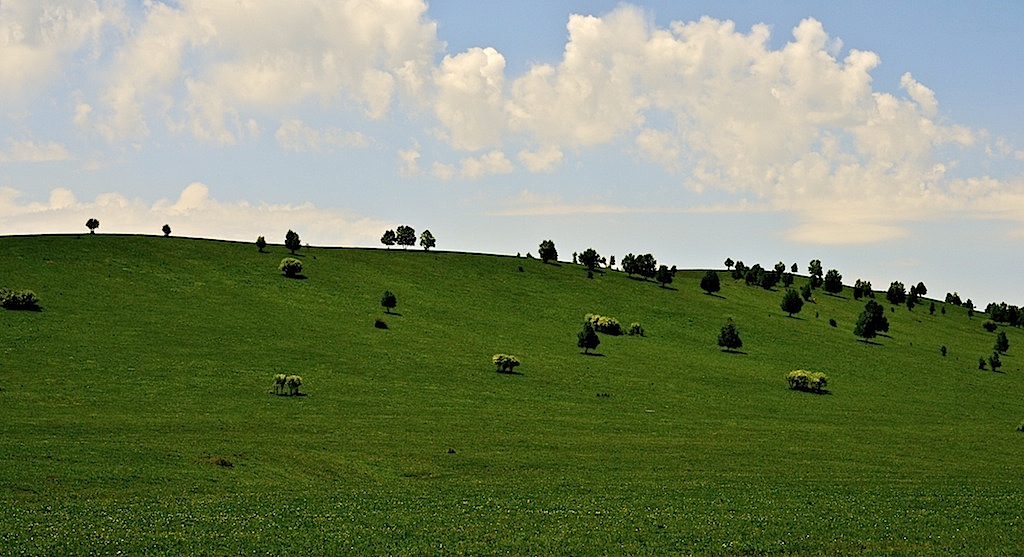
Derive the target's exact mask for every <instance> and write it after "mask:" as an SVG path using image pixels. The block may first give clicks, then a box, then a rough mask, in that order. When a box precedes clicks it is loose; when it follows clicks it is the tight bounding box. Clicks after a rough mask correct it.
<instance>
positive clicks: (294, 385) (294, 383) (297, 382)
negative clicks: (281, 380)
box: [287, 375, 302, 396]
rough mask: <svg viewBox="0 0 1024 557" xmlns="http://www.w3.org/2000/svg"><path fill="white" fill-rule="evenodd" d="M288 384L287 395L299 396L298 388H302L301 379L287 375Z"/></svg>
mask: <svg viewBox="0 0 1024 557" xmlns="http://www.w3.org/2000/svg"><path fill="white" fill-rule="evenodd" d="M287 383H288V395H289V396H296V395H298V394H299V387H301V386H302V377H300V376H298V375H289V376H288V379H287Z"/></svg>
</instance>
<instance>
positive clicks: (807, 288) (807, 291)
mask: <svg viewBox="0 0 1024 557" xmlns="http://www.w3.org/2000/svg"><path fill="white" fill-rule="evenodd" d="M800 297H801V298H803V299H804V301H805V302H810V301H811V298H813V297H814V291H813V290H811V284H810V283H809V282H805V283H804V285H803V287H802V288H800Z"/></svg>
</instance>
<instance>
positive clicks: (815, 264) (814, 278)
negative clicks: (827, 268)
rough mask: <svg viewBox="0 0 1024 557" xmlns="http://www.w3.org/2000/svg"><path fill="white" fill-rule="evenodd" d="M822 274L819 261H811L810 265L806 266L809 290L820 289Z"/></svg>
mask: <svg viewBox="0 0 1024 557" xmlns="http://www.w3.org/2000/svg"><path fill="white" fill-rule="evenodd" d="M822 273H824V270H822V268H821V260H820V259H812V260H811V263H810V264H809V265H808V266H807V274H808V275H810V276H811V288H820V287H821V283H822V278H821V277H822Z"/></svg>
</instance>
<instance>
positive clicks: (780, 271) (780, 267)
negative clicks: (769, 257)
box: [775, 261, 786, 277]
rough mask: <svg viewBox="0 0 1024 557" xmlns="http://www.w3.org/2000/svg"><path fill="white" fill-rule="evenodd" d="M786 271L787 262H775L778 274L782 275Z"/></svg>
mask: <svg viewBox="0 0 1024 557" xmlns="http://www.w3.org/2000/svg"><path fill="white" fill-rule="evenodd" d="M785 272H786V264H785V263H783V262H781V261H779V262H778V263H776V264H775V273H776V274H777V275H779V276H780V277H781V276H782V274H783V273H785Z"/></svg>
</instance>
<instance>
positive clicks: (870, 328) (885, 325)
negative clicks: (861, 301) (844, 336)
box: [853, 300, 889, 340]
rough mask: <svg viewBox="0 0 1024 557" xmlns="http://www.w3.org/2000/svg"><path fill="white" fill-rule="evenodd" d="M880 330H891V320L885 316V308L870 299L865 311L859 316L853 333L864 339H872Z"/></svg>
mask: <svg viewBox="0 0 1024 557" xmlns="http://www.w3.org/2000/svg"><path fill="white" fill-rule="evenodd" d="M880 332H889V320H888V319H886V317H885V308H883V307H882V305H881V304H879V303H878V302H876V301H874V300H868V303H867V304H865V305H864V311H862V312H861V314H860V317H859V318H857V324H856V325H854V327H853V334H855V335H857V336H859V337H861V338H863V339H864V340H868V339H872V338H874V337H875V336H877V335H878V333H880Z"/></svg>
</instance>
